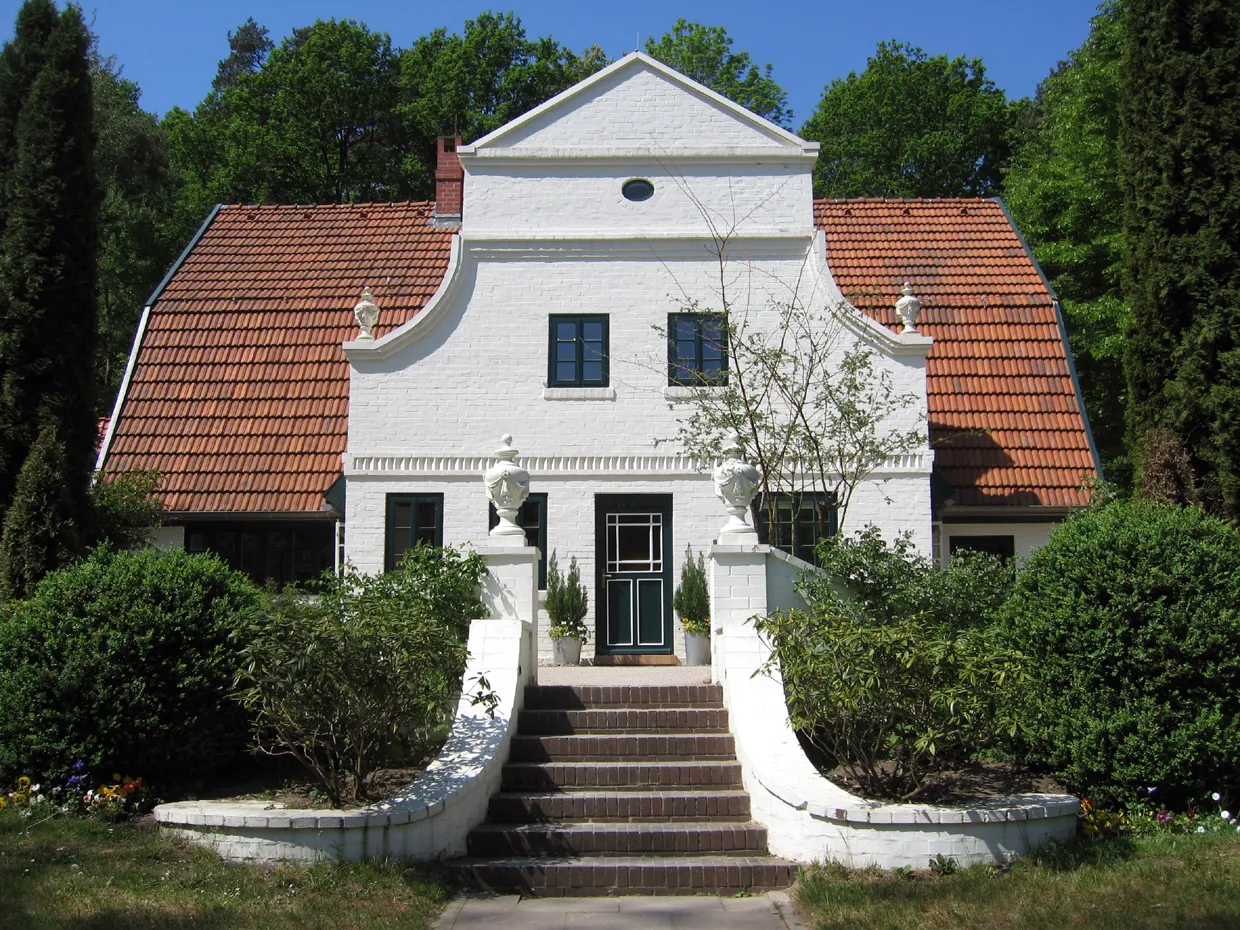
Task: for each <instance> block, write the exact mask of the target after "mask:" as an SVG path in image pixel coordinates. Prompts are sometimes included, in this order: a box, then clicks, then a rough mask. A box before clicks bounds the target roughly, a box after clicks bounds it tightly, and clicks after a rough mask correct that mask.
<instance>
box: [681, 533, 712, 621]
mask: <svg viewBox="0 0 1240 930" xmlns="http://www.w3.org/2000/svg"><path fill="white" fill-rule="evenodd" d="M672 610H673V611H674V612H675V614H676V616H677V617H679V618H680V622H681V623H682V624H683V625H684V628H685V632H686V633H693V634H694V635H696V636H709V635H710V591H709V590H708V589H707V585H706V559H705V557H704V556H703V555H702V553H700V552H699V553H698V555H697V558H696V559H695V558H694V557H693V547H692V546H686V547H685V561H684V564H683V565H681V567H680V584H678V585H677V586H676V593H674V594H673V595H672Z"/></svg>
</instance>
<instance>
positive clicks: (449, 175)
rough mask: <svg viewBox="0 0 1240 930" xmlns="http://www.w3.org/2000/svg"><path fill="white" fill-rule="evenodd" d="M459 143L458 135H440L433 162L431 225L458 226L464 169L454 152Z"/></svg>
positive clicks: (463, 184) (462, 194)
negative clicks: (433, 194) (433, 208)
mask: <svg viewBox="0 0 1240 930" xmlns="http://www.w3.org/2000/svg"><path fill="white" fill-rule="evenodd" d="M460 144H461V137H460V136H440V137H439V144H438V146H437V148H438V155H439V158H438V161H437V162H436V163H435V210H434V212H433V213H432V214H431V225H432V226H460V225H461V210H462V199H463V196H464V190H465V170H464V169H463V168H462V167H461V159H460V156H458V155H457V154H456V150H457V147H458V146H459V145H460Z"/></svg>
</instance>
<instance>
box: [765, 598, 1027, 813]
mask: <svg viewBox="0 0 1240 930" xmlns="http://www.w3.org/2000/svg"><path fill="white" fill-rule="evenodd" d="M754 623H755V624H756V625H757V628H758V630H759V631H760V632H761V633H762V635H763V636H765V637H766V638H767V639H768V640H769V641H770V642H771V645H772V647H773V650H774V651H773V656H772V659H771V660H770V665H771V666H772V667H773V666H774V664H775V663H776V662H778V667H779V669H780V670H781V672H782V673H783V680H784V690H785V694H786V695H787V699H788V713H789V715H790V718H791V720H792V725H793V727H794V728H795V729H796V730H797V731H798V732H800V733H801V735H802V736H803V737H804V738H805V739H807V740H809V741H810V742H811V743H812V744H813V745H814V746H815V747H816V748H818V749H819V750H820V751H821V752H822V753H823V754H824V755H825V757H826V760H827V763H828V766H829V767H834V766H837V765H838V766H842V767H843V769H844V771H845V772H847V773H848V775H849V776H850V777H851V778H852V779H853V780H855V781H856V782H857V783H858V784H859V785H860V786H861V789H862V792H863V793H864V794H865V796H866V797H871V798H885V799H896V800H902V801H904V800H909V799H912V798H915V797H917V795H918V794H920V793H921V791H922V790H923V788H924V787H925V783H924V779H925V777H926V775H927V774H929V773H931V772H933V771H935V770H936V769H938V768H942V767H946V766H950V765H951V764H953V763H958V762H960V761H961V760H964V759H967V758H969V757H970V754H972V753H976V752H980V751H983V750H985V749H987V748H988V747H992V746H994V745H995V744H996V743H997V742H998V740H999V737H1000V735H1001V734H1002V735H1009V736H1010V735H1011V734H1012V733H1014V732H1015V731H1016V729H1017V728H1018V724H1017V721H1016V720H1015V719H1014V718H1012V717H1009V716H1007V715H1005V714H1004V713H1003V712H1002V706H1003V697H1004V695H1006V694H1008V693H1009V692H1011V691H1013V690H1014V689H1016V688H1017V687H1018V686H1019V685H1021V683H1022V682H1023V681H1024V679H1025V675H1026V672H1025V663H1024V661H1023V657H1022V656H1021V655H1020V654H1019V653H1017V652H1015V651H1014V650H1010V649H1007V648H1005V647H1004V646H1003V645H1001V644H1000V643H999V641H998V636H997V635H996V633H995V632H994V630H993V629H992V628H985V627H983V628H974V629H963V630H957V631H953V630H951V629H947V628H944V627H941V626H937V625H935V624H933V623H931V622H929V620H927V619H926V618H925V617H923V616H920V615H910V616H907V617H903V618H899V619H895V620H891V621H888V622H877V621H876V620H875V618H873V617H870V616H868V615H867V614H866V613H865V611H864V610H862V609H860V608H859V607H857V606H855V605H852V604H850V603H849V602H848V601H847V600H845V599H843V598H841V599H838V600H834V601H828V602H819V603H815V604H814V605H813V606H812V607H811V608H810V609H809V610H804V611H803V610H790V611H787V612H776V613H774V614H772V615H771V616H769V617H766V618H760V619H756V620H755V621H754Z"/></svg>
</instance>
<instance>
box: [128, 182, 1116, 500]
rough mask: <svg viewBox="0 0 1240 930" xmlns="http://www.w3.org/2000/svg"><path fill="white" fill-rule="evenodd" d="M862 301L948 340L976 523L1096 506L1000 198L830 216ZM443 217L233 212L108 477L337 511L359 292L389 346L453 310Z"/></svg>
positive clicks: (159, 330) (941, 466)
mask: <svg viewBox="0 0 1240 930" xmlns="http://www.w3.org/2000/svg"><path fill="white" fill-rule="evenodd" d="M815 208H816V215H817V221H818V224H819V225H820V226H821V227H822V228H823V229H824V230H825V231H826V235H827V254H828V258H829V261H830V264H831V268H832V271H833V272H834V274H835V276H836V279H837V280H838V281H839V284H840V287H841V289H842V290H843V291H844V293H845V295H846V296H848V297H849V299H851V300H852V301H854V302H855V303H856V304H857V306H859V307H861V308H862V309H864V310H866V311H867V312H869V313H871V314H872V315H874V316H876V317H877V318H878V319H880V320H881V321H882V322H884V323H886V324H888V325H891V326H893V327H894V326H895V322H896V321H895V316H894V311H893V309H892V307H893V306H894V303H895V300H896V298H897V296H898V290H899V286H900V285H901V284H902V283H903V282H904V281H905V280H908V281H911V282H912V283H913V285H914V288H915V290H916V293H917V296H918V297H919V298H920V299H921V301H922V304H923V306H924V308H925V309H924V310H923V315H922V323H923V324H924V326H923V329H924V331H925V332H927V333H928V334H930V335H932V336H934V337H935V340H936V342H935V345H934V347H933V349H932V350H931V352H930V358H929V361H928V369H929V371H928V386H929V393H930V396H929V403H930V429H931V438H932V441H933V443H934V445H935V447H936V449H937V458H936V470H937V471H938V473H939V474H940V475H941V476H942V477H943V478H945V479H946V480H947V482H948V483H950V484H951V485H952V487H953V488H954V491H953V496H954V498H955V500H956V503H957V504H960V505H989V504H1009V505H1010V504H1034V505H1039V504H1040V505H1051V506H1061V505H1073V504H1082V503H1084V502H1085V498H1084V496H1083V495H1082V494H1080V493H1079V492H1078V491H1077V488H1078V486H1079V485H1080V483H1081V480H1082V478H1083V477H1085V476H1087V475H1091V474H1094V465H1093V460H1092V457H1091V454H1090V450H1089V443H1088V439H1087V435H1086V431H1085V426H1084V421H1083V419H1082V416H1081V413H1080V409H1079V407H1078V403H1077V398H1076V395H1075V393H1074V390H1073V386H1072V382H1071V378H1070V376H1069V374H1068V364H1067V358H1066V355H1065V351H1064V346H1063V344H1062V342H1061V340H1060V336H1059V330H1058V326H1057V322H1056V319H1055V314H1054V309H1053V307H1052V305H1051V297H1050V294H1049V292H1048V291H1047V289H1046V286H1045V285H1044V284H1043V282H1042V280H1041V278H1040V277H1039V275H1038V273H1037V270H1036V268H1035V267H1034V265H1033V263H1032V261H1031V260H1030V258H1029V256H1028V254H1027V253H1026V252H1025V250H1024V248H1023V247H1022V245H1021V243H1020V240H1019V239H1018V237H1017V236H1016V233H1015V232H1014V230H1013V229H1012V227H1011V225H1010V223H1009V222H1008V220H1007V218H1006V216H1005V215H1004V213H1003V210H1002V208H1001V207H1000V206H999V205H998V204H997V203H995V202H992V201H982V200H967V201H964V200H943V201H908V202H905V201H843V202H825V201H821V202H818V203H817V204H815ZM429 214H430V204H424V203H423V204H409V203H406V204H366V205H347V206H315V207H239V206H229V207H223V208H221V209H220V211H219V213H218V215H217V216H216V217H215V219H214V221H213V222H211V223H210V225H209V227H208V228H207V229H206V231H205V232H204V233H203V235H202V238H201V239H200V240H199V241H198V243H197V244H196V245H195V246H194V248H193V249H192V250H191V252H190V254H189V255H188V257H187V258H186V259H185V261H184V263H183V264H182V265H181V266H180V268H179V269H177V271H176V273H175V274H174V275H173V276H172V279H171V281H170V282H169V283H168V284H167V286H166V287H165V288H164V290H163V292H162V293H161V294H159V296H158V299H157V300H156V302H155V304H154V306H153V307H152V308H151V311H150V316H149V320H148V323H147V327H146V332H145V335H144V337H143V340H142V348H141V351H140V352H139V356H138V360H137V364H136V366H135V368H134V372H133V376H132V378H131V381H130V384H129V390H128V393H127V395H126V398H125V403H124V407H123V409H122V411H121V415H120V419H119V420H118V422H117V424H116V428H115V430H114V435H113V438H112V443H111V446H110V448H109V450H108V455H107V461H106V464H105V472H107V473H116V472H121V471H125V470H129V469H134V468H143V469H154V470H156V471H158V472H159V473H160V476H161V488H162V491H163V494H164V503H165V507H166V508H167V509H168V510H170V511H174V512H176V511H190V512H198V513H204V512H207V513H210V512H214V513H218V512H240V511H248V512H317V511H319V510H320V508H321V506H322V500H323V498H322V495H323V492H325V491H326V490H327V489H328V487H330V485H331V484H332V482H333V481H334V480H335V478H336V477H337V475H338V474H339V472H340V455H341V453H342V452H343V451H344V448H345V441H346V434H347V416H348V390H349V377H348V364H347V362H346V361H345V358H344V354H343V353H342V352H341V349H340V344H341V343H342V342H343V341H344V340H345V339H348V338H351V337H352V336H353V335H354V334H355V333H356V327H355V324H354V321H353V315H352V312H351V310H350V308H351V307H352V305H353V304H354V303H355V302H356V301H357V300H358V299H359V297H360V294H359V293H358V290H359V283H365V284H370V286H371V288H372V290H373V291H374V294H375V301H376V303H378V304H379V305H380V306H381V307H382V308H383V310H382V315H381V317H380V321H379V325H378V326H377V327H376V335H382V334H383V333H385V332H387V331H388V330H390V329H392V328H394V327H396V326H399V325H400V324H402V323H404V322H405V321H406V320H408V319H409V318H410V317H411V316H413V315H414V314H415V313H416V312H417V311H418V310H420V309H421V308H422V307H423V306H424V305H425V304H426V302H427V300H429V298H430V296H431V295H432V294H433V293H434V292H435V289H436V288H437V287H438V285H439V282H440V280H441V279H442V277H443V275H444V272H445V270H446V269H447V264H448V251H449V246H450V240H451V235H452V230H442V229H433V228H431V227H430V226H428V222H427V221H428V218H429Z"/></svg>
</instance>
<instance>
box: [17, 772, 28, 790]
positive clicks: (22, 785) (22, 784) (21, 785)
mask: <svg viewBox="0 0 1240 930" xmlns="http://www.w3.org/2000/svg"><path fill="white" fill-rule="evenodd" d="M29 787H30V779H29V778H27V777H26V776H25V775H23V776H22V777H21V778H19V779H17V788H18V790H19V791H25V790H26V789H27V788H29Z"/></svg>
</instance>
